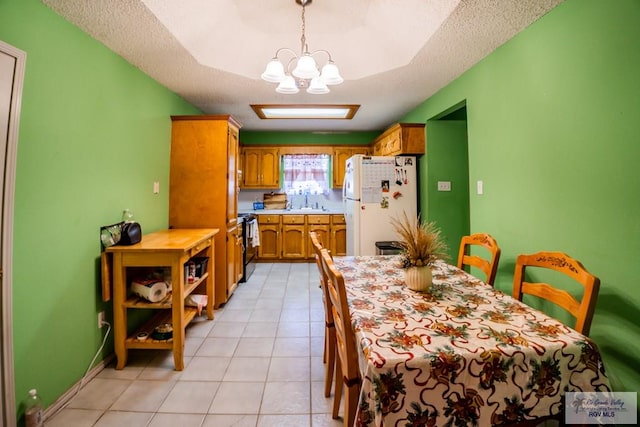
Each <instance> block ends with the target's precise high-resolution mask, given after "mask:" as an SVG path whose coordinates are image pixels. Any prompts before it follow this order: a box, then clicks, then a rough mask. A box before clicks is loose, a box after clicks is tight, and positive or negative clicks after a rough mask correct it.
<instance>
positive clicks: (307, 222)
mask: <svg viewBox="0 0 640 427" xmlns="http://www.w3.org/2000/svg"><path fill="white" fill-rule="evenodd" d="M258 228H259V230H260V246H258V260H261V261H300V260H303V261H311V260H313V255H314V253H313V250H312V244H311V239H310V237H309V233H310V232H312V231H313V232H315V233H316V235H317V236H318V238H319V240H320V243H322V245H323V246H324V247H326V248H327V249H329V250H330V251H331V254H332V255H335V256H344V255H346V254H347V238H346V237H347V226H346V224H345V221H344V215H330V214H320V215H296V214H291V215H289V214H287V215H272V214H266V215H262V214H259V215H258Z"/></svg>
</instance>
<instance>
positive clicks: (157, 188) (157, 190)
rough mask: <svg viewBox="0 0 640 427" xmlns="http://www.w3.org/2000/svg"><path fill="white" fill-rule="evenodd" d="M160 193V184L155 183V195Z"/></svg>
mask: <svg viewBox="0 0 640 427" xmlns="http://www.w3.org/2000/svg"><path fill="white" fill-rule="evenodd" d="M159 192H160V182H158V181H154V182H153V194H158V193H159Z"/></svg>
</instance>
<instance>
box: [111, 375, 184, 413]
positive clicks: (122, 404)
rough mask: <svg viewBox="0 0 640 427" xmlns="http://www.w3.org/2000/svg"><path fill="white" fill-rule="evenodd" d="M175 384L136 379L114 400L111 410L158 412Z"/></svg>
mask: <svg viewBox="0 0 640 427" xmlns="http://www.w3.org/2000/svg"><path fill="white" fill-rule="evenodd" d="M173 386H174V383H173V382H171V383H167V382H164V381H147V380H138V381H134V382H133V383H132V384H131V385H130V386H129V387H128V388H127V389H126V390H125V391H124V393H122V394H121V395H120V397H119V398H118V399H117V400H116V401H115V402H114V404H113V405H112V406H111V408H110V410H113V411H136V412H156V411H157V410H158V408H159V407H160V405H161V404H162V402H163V401H164V399H165V397H167V395H168V394H169V392H170V391H171V389H172V388H173Z"/></svg>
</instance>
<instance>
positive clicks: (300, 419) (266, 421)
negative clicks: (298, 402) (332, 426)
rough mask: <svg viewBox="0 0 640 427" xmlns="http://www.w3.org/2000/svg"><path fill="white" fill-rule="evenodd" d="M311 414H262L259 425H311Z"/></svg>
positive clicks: (287, 426) (305, 426) (276, 426)
mask: <svg viewBox="0 0 640 427" xmlns="http://www.w3.org/2000/svg"><path fill="white" fill-rule="evenodd" d="M310 426H311V417H310V416H309V415H260V416H259V417H258V425H257V427H310Z"/></svg>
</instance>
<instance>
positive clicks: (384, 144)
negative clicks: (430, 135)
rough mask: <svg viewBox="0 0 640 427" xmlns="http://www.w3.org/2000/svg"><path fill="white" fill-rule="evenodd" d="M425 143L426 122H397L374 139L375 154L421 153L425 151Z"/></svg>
mask: <svg viewBox="0 0 640 427" xmlns="http://www.w3.org/2000/svg"><path fill="white" fill-rule="evenodd" d="M425 144H426V138H425V125H424V124H420V123H396V124H395V125H393V126H391V127H390V128H389V129H387V130H386V131H384V133H382V135H380V136H379V137H377V138H376V139H375V141H373V144H372V146H373V155H374V156H399V155H402V154H414V155H420V154H424V153H425Z"/></svg>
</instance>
